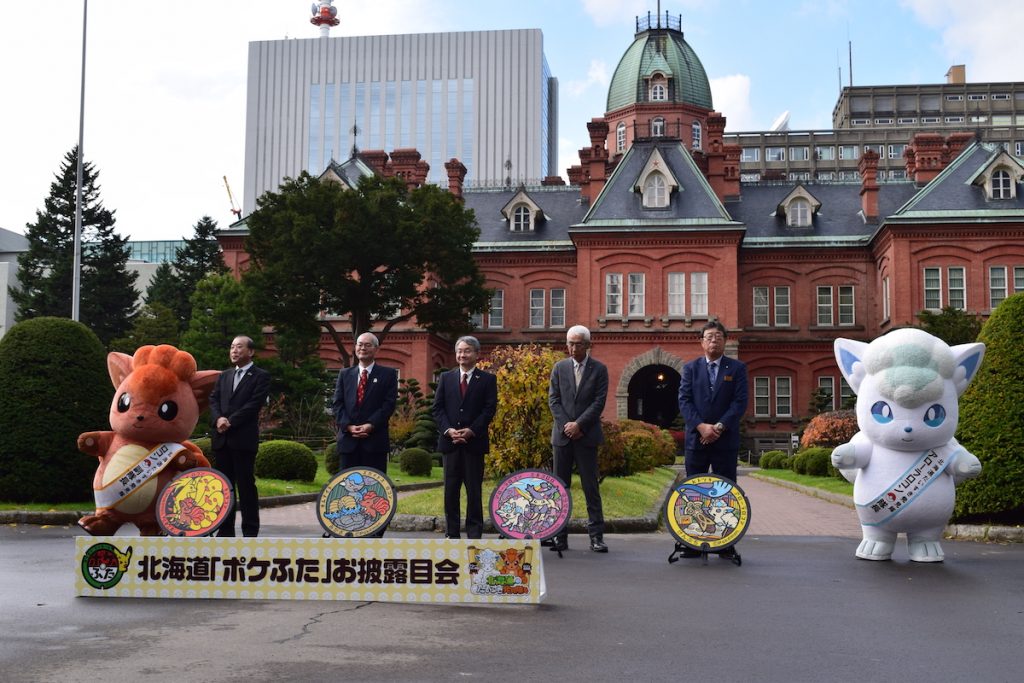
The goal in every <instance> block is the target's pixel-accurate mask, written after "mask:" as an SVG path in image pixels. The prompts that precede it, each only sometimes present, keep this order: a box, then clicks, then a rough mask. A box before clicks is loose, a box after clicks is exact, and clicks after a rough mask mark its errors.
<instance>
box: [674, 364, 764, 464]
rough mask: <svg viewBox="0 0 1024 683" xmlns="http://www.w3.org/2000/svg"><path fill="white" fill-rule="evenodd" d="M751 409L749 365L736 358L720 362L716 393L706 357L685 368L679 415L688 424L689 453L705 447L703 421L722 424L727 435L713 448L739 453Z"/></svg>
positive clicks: (721, 437)
mask: <svg viewBox="0 0 1024 683" xmlns="http://www.w3.org/2000/svg"><path fill="white" fill-rule="evenodd" d="M746 410H747V366H746V365H745V364H744V363H742V362H741V361H738V360H736V359H735V358H728V357H726V356H722V357H721V358H719V359H718V375H717V378H716V380H715V390H714V392H712V391H711V377H710V375H708V363H707V359H706V358H705V357H704V356H701V357H700V358H697V359H694V360H692V361H690V362H689V363H687V364H686V365H684V366H683V379H682V381H681V382H680V383H679V412H680V413H682V415H683V419H684V420H685V421H686V444H685V448H686V450H687V451H688V452H692V451H695V450H697V449H698V448H703V446H701V444H700V434H699V433H698V432H697V425H699V424H700V423H702V422H705V423H707V424H712V425H713V424H715V423H718V422H721V423H722V425H723V426H724V427H725V432H723V433H722V435H721V436H720V437H719V439H718V440H717V441H716V442H715V443H713V444H712V445H711V446H710V448H713V449H715V450H729V451H733V452H738V451H739V448H740V420H741V419H743V413H745V412H746Z"/></svg>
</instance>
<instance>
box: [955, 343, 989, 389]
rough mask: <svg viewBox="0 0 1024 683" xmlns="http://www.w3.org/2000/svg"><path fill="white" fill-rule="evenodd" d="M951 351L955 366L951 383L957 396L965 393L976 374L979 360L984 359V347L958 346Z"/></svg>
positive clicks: (974, 345)
mask: <svg viewBox="0 0 1024 683" xmlns="http://www.w3.org/2000/svg"><path fill="white" fill-rule="evenodd" d="M951 350H952V351H953V359H954V360H955V361H956V366H957V367H956V371H955V372H954V374H953V381H954V382H955V383H956V393H957V395H958V396H959V395H960V394H962V393H964V391H966V389H967V385H968V384H970V383H971V380H972V379H974V376H975V375H977V374H978V368H980V367H981V359H982V358H984V357H985V345H984V344H980V343H977V344H959V345H957V346H954V347H952V349H951Z"/></svg>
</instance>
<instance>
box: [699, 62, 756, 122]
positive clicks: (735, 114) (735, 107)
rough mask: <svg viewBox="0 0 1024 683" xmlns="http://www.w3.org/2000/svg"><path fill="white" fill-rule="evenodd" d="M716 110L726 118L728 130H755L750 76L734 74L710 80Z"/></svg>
mask: <svg viewBox="0 0 1024 683" xmlns="http://www.w3.org/2000/svg"><path fill="white" fill-rule="evenodd" d="M710 83H711V97H712V99H713V100H714V103H715V109H716V110H717V111H720V112H722V113H723V114H725V116H726V124H725V125H726V130H728V131H730V132H731V131H736V130H754V110H753V107H752V106H751V105H750V76H747V75H744V74H733V75H731V76H721V77H719V78H712V79H710Z"/></svg>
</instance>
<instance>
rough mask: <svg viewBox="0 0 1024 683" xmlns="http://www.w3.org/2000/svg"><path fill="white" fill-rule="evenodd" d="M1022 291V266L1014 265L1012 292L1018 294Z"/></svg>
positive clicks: (1023, 285) (1023, 273)
mask: <svg viewBox="0 0 1024 683" xmlns="http://www.w3.org/2000/svg"><path fill="white" fill-rule="evenodd" d="M1021 292H1024V266H1014V268H1013V293H1014V294H1020V293H1021Z"/></svg>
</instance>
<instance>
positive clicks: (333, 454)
mask: <svg viewBox="0 0 1024 683" xmlns="http://www.w3.org/2000/svg"><path fill="white" fill-rule="evenodd" d="M324 469H325V470H327V474H329V475H331V476H334V475H335V474H336V473H337V472H338V470H340V469H341V456H340V455H339V454H338V444H337V443H333V444H329V445H327V446H326V447H325V448H324Z"/></svg>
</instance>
